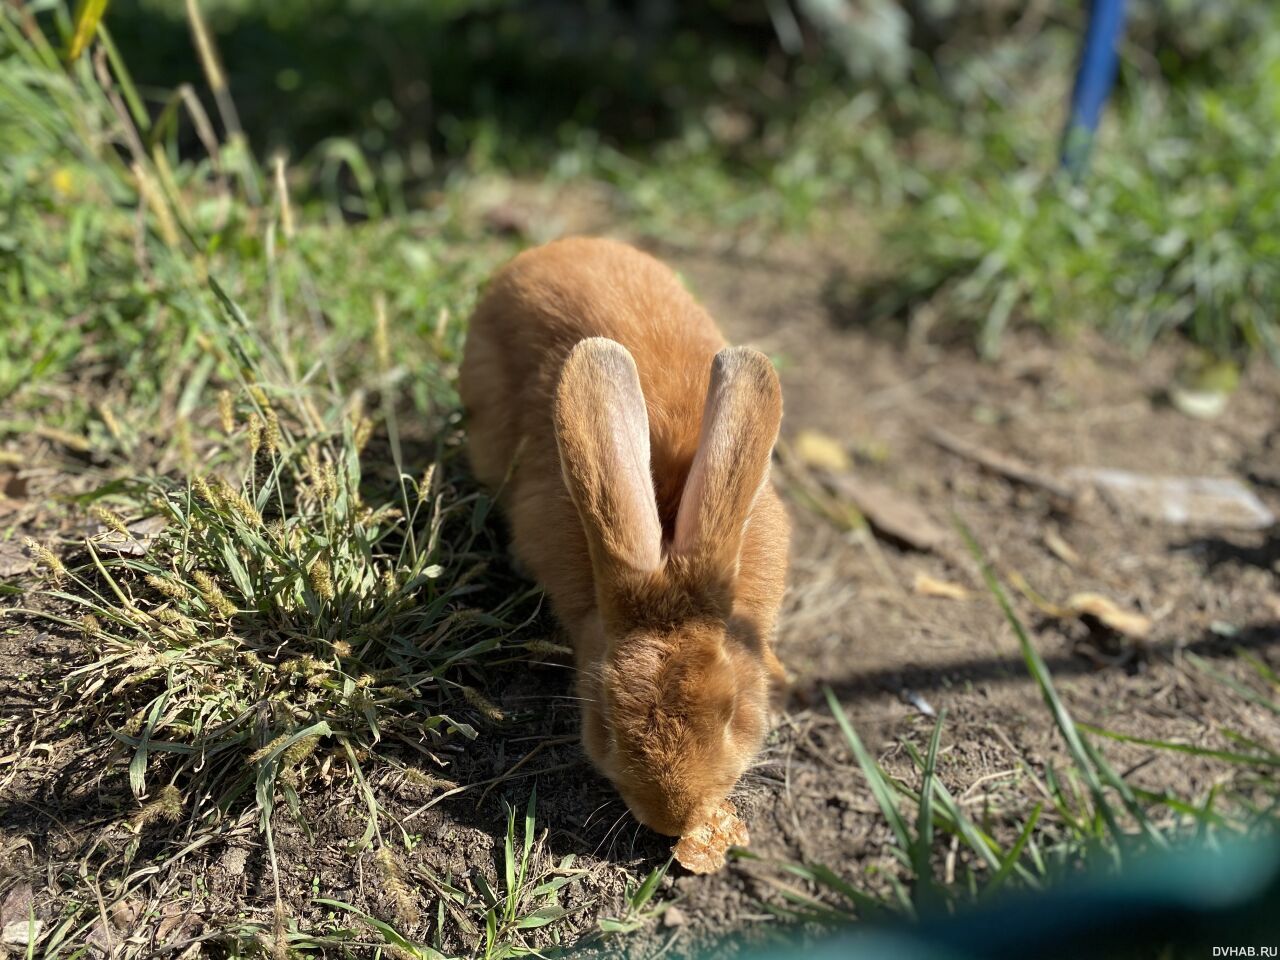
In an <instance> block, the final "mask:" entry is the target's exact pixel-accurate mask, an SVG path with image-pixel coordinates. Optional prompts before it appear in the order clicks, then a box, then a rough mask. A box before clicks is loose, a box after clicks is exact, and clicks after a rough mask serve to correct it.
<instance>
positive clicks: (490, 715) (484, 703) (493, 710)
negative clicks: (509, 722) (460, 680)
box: [462, 687, 507, 723]
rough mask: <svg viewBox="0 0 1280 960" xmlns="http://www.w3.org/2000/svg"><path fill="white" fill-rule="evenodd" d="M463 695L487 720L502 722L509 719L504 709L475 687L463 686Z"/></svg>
mask: <svg viewBox="0 0 1280 960" xmlns="http://www.w3.org/2000/svg"><path fill="white" fill-rule="evenodd" d="M462 697H463V699H464V700H466V701H467V703H469V704H471V706H472V707H473V708H474V709H475V710H477V711H479V712H480V714H481V715H482V716H484V718H485V719H486V720H490V721H492V722H493V723H502V722H503V721H504V720H506V719H507V715H506V714H505V713H503V712H502V709H501V708H500V707H499V706H498V705H497V704H496V703H494V702H493V701H492V700H490V699H489V698H488V697H486V696H485V695H484V694H482V693H481V692H480V691H479V690H477V689H476V688H475V687H463V688H462Z"/></svg>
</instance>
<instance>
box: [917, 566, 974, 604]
mask: <svg viewBox="0 0 1280 960" xmlns="http://www.w3.org/2000/svg"><path fill="white" fill-rule="evenodd" d="M912 589H914V590H915V592H916V593H918V594H920V596H922V597H941V598H943V599H944V600H968V599H969V591H968V590H966V589H965V588H964V587H962V586H961V585H960V584H958V583H952V582H951V581H949V580H939V579H937V578H936V577H931V576H929V575H928V574H927V573H922V572H917V573H916V579H915V583H913V584H912Z"/></svg>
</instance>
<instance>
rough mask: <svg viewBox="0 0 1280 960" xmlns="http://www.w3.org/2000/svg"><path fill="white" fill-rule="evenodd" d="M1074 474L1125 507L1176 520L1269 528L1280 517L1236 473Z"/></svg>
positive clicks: (1149, 517) (1139, 513)
mask: <svg viewBox="0 0 1280 960" xmlns="http://www.w3.org/2000/svg"><path fill="white" fill-rule="evenodd" d="M1071 477H1072V479H1074V480H1076V481H1077V482H1083V483H1087V484H1092V485H1093V486H1095V487H1096V488H1097V489H1098V490H1100V491H1101V493H1102V495H1103V497H1105V498H1106V500H1107V502H1109V503H1110V504H1111V505H1112V507H1114V508H1115V509H1116V510H1117V511H1119V512H1120V513H1124V514H1128V515H1130V516H1134V517H1140V518H1143V519H1147V520H1155V521H1158V522H1160V523H1167V524H1172V525H1175V526H1193V527H1216V528H1221V529H1233V530H1265V529H1266V528H1268V527H1270V526H1273V525H1274V524H1275V522H1276V517H1275V514H1273V513H1272V512H1271V511H1270V510H1269V509H1268V508H1267V505H1266V504H1264V503H1263V502H1262V501H1261V500H1259V499H1258V497H1257V495H1256V494H1254V492H1253V491H1252V490H1250V489H1249V488H1248V487H1246V486H1245V485H1244V484H1243V483H1241V482H1240V481H1239V480H1237V479H1236V478H1235V477H1160V476H1148V475H1146V474H1141V473H1130V472H1129V471H1127V470H1101V469H1092V468H1085V467H1082V468H1079V469H1077V470H1073V471H1071Z"/></svg>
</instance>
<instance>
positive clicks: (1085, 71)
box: [1062, 0, 1125, 178]
mask: <svg viewBox="0 0 1280 960" xmlns="http://www.w3.org/2000/svg"><path fill="white" fill-rule="evenodd" d="M1124 18H1125V0H1093V3H1092V4H1090V8H1089V26H1088V28H1087V29H1086V30H1085V35H1084V50H1083V51H1082V52H1081V55H1080V68H1079V69H1078V70H1077V71H1076V82H1075V89H1074V90H1072V92H1071V118H1070V119H1069V120H1068V121H1067V129H1066V133H1065V134H1064V135H1063V138H1062V166H1063V168H1064V169H1066V170H1067V171H1068V172H1069V173H1070V174H1071V175H1072V176H1074V177H1077V178H1078V177H1079V176H1080V175H1081V174H1082V173H1084V171H1085V168H1086V167H1087V166H1088V165H1089V153H1090V151H1091V150H1092V149H1093V139H1094V136H1095V134H1096V133H1097V131H1098V121H1099V120H1100V119H1101V117H1102V108H1103V107H1104V106H1106V103H1107V98H1108V97H1109V96H1110V95H1111V88H1112V86H1114V84H1115V81H1116V69H1117V67H1118V65H1119V62H1120V53H1119V46H1120V38H1121V37H1122V36H1124Z"/></svg>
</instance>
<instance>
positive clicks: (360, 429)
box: [351, 415, 373, 455]
mask: <svg viewBox="0 0 1280 960" xmlns="http://www.w3.org/2000/svg"><path fill="white" fill-rule="evenodd" d="M372 436H373V421H372V420H370V419H369V418H368V417H366V416H363V415H362V416H361V417H360V418H359V419H358V420H356V424H355V429H354V431H353V432H352V438H351V442H352V444H353V445H354V446H355V448H356V454H357V455H358V454H361V453H364V448H365V447H366V446H368V445H369V438H370V437H372Z"/></svg>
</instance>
